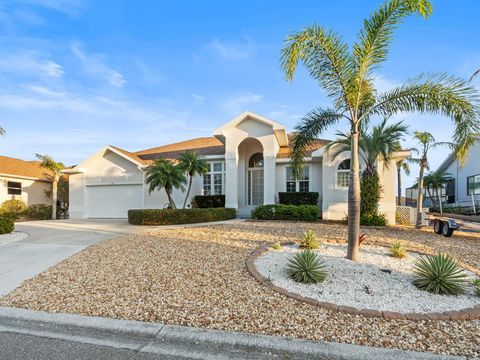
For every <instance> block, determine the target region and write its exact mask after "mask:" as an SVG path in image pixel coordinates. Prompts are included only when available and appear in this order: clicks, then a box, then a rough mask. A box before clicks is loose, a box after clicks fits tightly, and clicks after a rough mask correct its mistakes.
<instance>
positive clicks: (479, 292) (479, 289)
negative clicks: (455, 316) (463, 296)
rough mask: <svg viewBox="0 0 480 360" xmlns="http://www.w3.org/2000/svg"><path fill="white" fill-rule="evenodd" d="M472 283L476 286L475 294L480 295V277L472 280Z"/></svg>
mask: <svg viewBox="0 0 480 360" xmlns="http://www.w3.org/2000/svg"><path fill="white" fill-rule="evenodd" d="M472 285H473V286H474V287H475V294H476V295H477V296H480V278H476V279H474V280H472Z"/></svg>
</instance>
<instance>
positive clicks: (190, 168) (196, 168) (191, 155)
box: [178, 151, 208, 209]
mask: <svg viewBox="0 0 480 360" xmlns="http://www.w3.org/2000/svg"><path fill="white" fill-rule="evenodd" d="M178 165H179V166H180V167H181V168H182V169H183V170H184V171H185V172H186V173H187V174H188V178H189V179H188V189H187V195H185V200H184V202H183V208H184V209H185V207H186V206H187V200H188V197H189V196H190V191H191V189H192V182H193V177H194V176H195V175H205V174H206V173H208V164H207V162H206V161H205V160H203V159H200V158H199V157H198V154H197V153H196V152H195V151H185V152H184V153H183V154H182V155H180V157H179V158H178Z"/></svg>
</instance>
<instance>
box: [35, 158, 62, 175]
mask: <svg viewBox="0 0 480 360" xmlns="http://www.w3.org/2000/svg"><path fill="white" fill-rule="evenodd" d="M35 157H36V158H37V159H38V160H40V165H41V166H42V167H43V168H45V169H47V170H50V171H51V172H53V173H54V174H55V175H56V176H59V175H60V172H61V171H62V169H63V168H64V167H65V165H64V164H63V163H61V162H57V161H55V160H54V159H53V157H52V156H50V155H42V154H35Z"/></svg>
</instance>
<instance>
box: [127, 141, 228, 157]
mask: <svg viewBox="0 0 480 360" xmlns="http://www.w3.org/2000/svg"><path fill="white" fill-rule="evenodd" d="M186 150H195V151H196V152H197V153H198V154H199V155H202V156H206V155H223V154H225V145H224V144H223V143H222V142H221V141H220V140H218V139H217V138H215V137H213V136H212V137H201V138H196V139H191V140H186V141H181V142H178V143H174V144H170V145H164V146H159V147H155V148H151V149H146V150H141V151H137V152H135V153H134V154H135V155H137V156H138V157H139V158H141V159H142V160H147V161H148V160H154V159H158V158H160V157H162V158H166V159H176V158H177V157H178V156H179V155H180V154H182V153H183V152H185V151H186Z"/></svg>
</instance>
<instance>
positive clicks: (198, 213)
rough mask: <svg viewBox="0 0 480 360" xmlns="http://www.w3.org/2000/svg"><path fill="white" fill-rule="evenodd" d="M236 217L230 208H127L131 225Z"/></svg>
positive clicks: (173, 223)
mask: <svg viewBox="0 0 480 360" xmlns="http://www.w3.org/2000/svg"><path fill="white" fill-rule="evenodd" d="M236 217H237V210H235V209H232V208H208V209H197V208H195V209H135V210H128V223H129V224H132V225H178V224H194V223H202V222H210V221H221V220H230V219H235V218H236Z"/></svg>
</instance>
